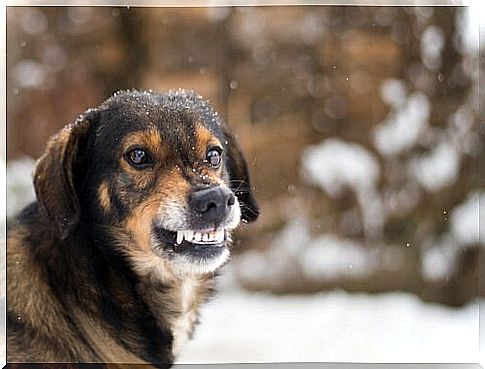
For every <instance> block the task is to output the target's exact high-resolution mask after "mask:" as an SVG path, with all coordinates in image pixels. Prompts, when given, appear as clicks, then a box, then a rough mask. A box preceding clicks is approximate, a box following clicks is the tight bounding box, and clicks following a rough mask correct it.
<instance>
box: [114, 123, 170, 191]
mask: <svg viewBox="0 0 485 369" xmlns="http://www.w3.org/2000/svg"><path fill="white" fill-rule="evenodd" d="M134 146H139V147H142V148H146V149H147V150H148V151H149V152H150V154H151V155H152V156H153V159H154V161H155V166H156V165H157V163H162V162H163V159H164V158H165V156H166V154H167V153H166V146H165V145H164V143H163V140H162V137H161V136H160V133H159V132H158V130H157V129H155V128H148V129H146V130H144V131H139V132H133V133H131V134H129V135H128V136H127V137H126V138H125V139H124V141H123V144H122V151H121V152H120V157H119V160H120V163H121V167H122V168H123V169H124V170H125V172H126V173H127V174H128V175H129V176H130V178H131V180H132V181H133V183H134V184H135V186H136V187H137V188H140V189H143V188H145V187H147V186H148V185H149V184H150V182H151V181H152V180H153V171H152V170H143V171H140V170H137V169H135V168H133V167H132V166H131V165H130V164H129V163H127V162H126V160H125V158H124V157H123V156H124V154H125V153H126V152H127V151H128V150H129V149H130V148H131V147H134ZM155 169H156V168H155ZM121 195H122V194H121Z"/></svg>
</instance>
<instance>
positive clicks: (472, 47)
mask: <svg viewBox="0 0 485 369" xmlns="http://www.w3.org/2000/svg"><path fill="white" fill-rule="evenodd" d="M479 10H480V9H477V8H470V7H387V6H383V7H358V6H291V7H289V6H277V7H211V8H183V9H182V8H132V7H48V8H47V7H45V8H43V7H9V8H7V91H6V94H7V122H8V124H7V141H8V145H7V163H6V166H7V216H13V215H14V214H15V213H16V212H17V211H18V210H19V209H20V208H21V207H22V206H24V205H25V204H26V203H28V202H29V201H32V199H33V198H34V195H33V190H32V185H31V180H32V170H33V165H34V160H35V159H36V158H38V157H39V156H40V155H41V153H42V151H43V148H44V146H45V144H46V141H47V140H48V138H49V136H50V135H52V134H53V133H55V132H56V131H57V130H59V128H60V127H62V126H63V125H65V124H66V123H69V122H71V121H73V120H74V119H75V118H76V117H77V115H79V114H80V113H81V112H83V111H85V110H86V109H88V108H89V107H94V106H97V105H99V104H100V103H101V102H102V101H104V100H105V99H106V98H107V97H109V96H110V95H112V94H113V92H115V91H116V90H119V89H128V88H140V89H153V90H157V91H165V90H167V89H171V88H179V87H184V88H190V89H194V90H196V91H197V92H198V93H200V94H202V95H203V96H204V97H206V98H208V99H209V100H210V102H211V103H212V104H213V105H214V106H215V108H216V109H218V110H219V112H220V113H221V115H222V116H223V117H225V120H226V121H227V122H228V125H229V126H230V127H231V128H232V130H233V131H234V132H236V133H237V137H238V139H239V141H240V143H241V145H242V147H243V149H244V151H245V154H246V158H247V160H248V163H249V165H250V171H251V175H252V181H253V185H254V190H255V193H256V197H257V198H258V200H259V202H260V205H261V208H262V215H261V217H260V219H259V220H258V221H257V222H256V223H254V224H250V225H244V226H243V227H242V228H241V229H240V231H239V232H238V237H237V241H236V247H235V250H234V257H233V260H232V262H231V263H230V264H228V265H227V266H226V267H225V268H224V271H223V273H222V274H223V276H222V277H221V279H220V281H219V284H220V291H221V292H220V293H219V294H218V295H217V296H216V297H215V299H214V300H213V301H212V302H211V303H210V304H209V305H208V306H207V309H204V311H203V314H202V317H201V325H200V326H199V327H198V329H197V331H196V334H195V337H194V340H193V341H192V342H191V343H190V344H188V345H187V347H186V348H185V351H184V352H183V354H182V357H181V358H180V362H255V361H273V362H275V361H307V360H308V361H383V362H399V361H415V362H416V361H418V362H433V361H440V362H447V361H454V362H459V361H475V359H474V356H473V355H475V354H476V351H477V349H478V307H477V304H476V303H474V301H475V300H476V299H475V298H476V297H477V295H478V294H479V291H480V290H483V289H481V288H480V287H481V286H480V283H479V281H480V280H481V281H482V287H483V283H484V281H485V278H481V279H480V278H479V268H478V265H479V262H480V260H479V258H480V253H479V249H480V248H481V247H483V233H481V234H480V230H479V229H480V228H479V224H478V221H479V220H478V212H479V204H478V199H479V196H480V194H482V191H483V190H482V187H483V186H482V185H481V183H480V181H479V177H478V173H479V170H478V169H479V161H478V158H479V155H480V154H483V150H484V145H483V142H482V140H481V138H480V136H479V131H478V124H477V120H478V114H479V104H478V99H479V96H478V88H479V78H478V76H479V52H480V50H479V46H478V14H479ZM482 10H483V9H482ZM482 52H483V50H482ZM482 87H483V86H482ZM482 109H483V107H482ZM2 165H3V163H2ZM482 232H483V229H482ZM480 236H481V237H480ZM480 239H481V240H482V241H480ZM482 257H483V256H482ZM483 271H484V269H483V268H482V272H483Z"/></svg>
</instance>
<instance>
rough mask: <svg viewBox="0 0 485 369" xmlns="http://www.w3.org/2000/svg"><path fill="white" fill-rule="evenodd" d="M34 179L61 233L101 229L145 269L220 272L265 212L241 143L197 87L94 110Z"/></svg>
mask: <svg viewBox="0 0 485 369" xmlns="http://www.w3.org/2000/svg"><path fill="white" fill-rule="evenodd" d="M34 185H35V190H36V194H37V198H38V201H39V204H40V206H41V208H42V210H43V212H44V213H45V215H46V216H47V218H48V219H49V220H50V221H51V222H52V224H53V226H54V227H55V228H56V230H57V234H58V236H59V238H61V239H63V238H66V237H68V236H69V234H70V233H71V232H72V231H73V230H75V229H76V228H78V226H81V225H82V226H83V227H84V229H86V228H88V229H97V230H100V229H102V230H103V232H105V233H108V234H109V235H110V238H111V239H112V241H113V242H112V243H113V244H114V245H116V247H117V249H118V250H121V251H122V252H123V253H124V254H125V255H126V256H127V257H128V258H130V259H131V260H132V261H134V262H135V263H136V264H137V268H138V269H143V268H145V267H146V268H149V266H150V265H151V266H153V265H154V264H157V263H161V264H162V265H163V266H164V268H165V269H164V270H170V271H173V272H176V273H179V274H180V273H182V274H187V273H192V274H204V273H209V272H213V271H214V270H215V269H217V268H218V267H219V266H221V265H222V264H223V263H224V262H225V261H227V260H228V257H229V243H230V234H231V231H232V230H234V229H235V228H236V227H237V226H238V224H239V222H240V221H241V220H242V221H245V222H251V221H254V220H255V219H256V218H257V217H258V214H259V208H258V205H257V204H256V201H255V199H254V197H253V195H252V190H251V186H250V182H249V175H248V170H247V165H246V161H245V159H244V157H243V155H242V153H241V151H240V149H239V146H238V144H237V142H236V141H235V139H234V137H233V136H232V135H231V134H230V133H229V132H228V130H227V127H226V126H225V125H224V123H223V122H222V120H221V118H220V117H219V116H218V114H217V113H216V112H215V111H214V110H213V109H212V108H211V107H210V106H209V105H208V103H207V102H206V101H205V100H203V99H202V98H201V97H200V96H197V95H196V94H194V93H193V92H190V91H177V92H169V93H167V94H157V93H152V92H139V91H128V92H121V93H118V94H116V95H115V96H113V97H112V98H110V99H108V100H107V101H106V102H105V103H103V104H102V105H101V106H100V107H99V108H96V109H92V110H89V111H87V112H86V113H85V114H83V115H82V116H81V117H80V118H79V119H78V120H77V121H76V122H75V123H73V124H71V125H68V126H66V127H64V128H63V129H62V130H61V131H60V132H59V133H58V134H57V135H56V136H54V137H53V138H52V139H51V141H50V142H49V145H48V147H47V150H46V152H45V154H44V155H43V156H42V157H41V158H40V159H39V161H38V163H37V167H36V170H35V175H34ZM143 265H144V266H143Z"/></svg>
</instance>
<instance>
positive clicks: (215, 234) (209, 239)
mask: <svg viewBox="0 0 485 369" xmlns="http://www.w3.org/2000/svg"><path fill="white" fill-rule="evenodd" d="M184 240H186V241H187V242H191V243H199V244H222V243H223V241H224V229H223V228H220V229H216V230H214V231H209V232H196V231H191V230H188V231H178V232H177V244H178V245H180V244H181V243H182V242H183V241H184Z"/></svg>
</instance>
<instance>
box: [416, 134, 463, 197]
mask: <svg viewBox="0 0 485 369" xmlns="http://www.w3.org/2000/svg"><path fill="white" fill-rule="evenodd" d="M459 169H460V154H459V153H458V151H457V150H456V149H455V147H454V146H453V145H452V144H450V143H447V142H441V143H440V144H439V145H438V146H437V147H435V148H434V149H433V150H432V151H431V153H429V154H426V155H421V156H420V157H418V158H414V159H412V160H411V162H410V164H409V172H410V174H411V175H412V176H413V177H415V178H416V179H417V181H418V182H419V184H421V185H422V186H423V187H424V188H426V189H427V190H429V191H433V192H436V191H439V190H441V189H442V188H443V187H445V186H447V185H450V184H453V182H454V181H455V180H456V178H457V176H458V171H459Z"/></svg>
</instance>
